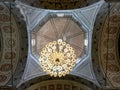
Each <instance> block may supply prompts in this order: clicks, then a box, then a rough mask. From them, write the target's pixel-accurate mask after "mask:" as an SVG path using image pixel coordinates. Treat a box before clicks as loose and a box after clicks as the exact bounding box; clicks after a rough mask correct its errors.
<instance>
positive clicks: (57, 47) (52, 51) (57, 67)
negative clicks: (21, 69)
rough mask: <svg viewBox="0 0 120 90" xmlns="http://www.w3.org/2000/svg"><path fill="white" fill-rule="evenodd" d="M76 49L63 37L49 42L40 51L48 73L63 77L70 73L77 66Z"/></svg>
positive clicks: (42, 63)
mask: <svg viewBox="0 0 120 90" xmlns="http://www.w3.org/2000/svg"><path fill="white" fill-rule="evenodd" d="M75 62H76V55H75V51H74V49H73V48H72V47H71V46H70V45H69V44H67V43H66V42H64V41H63V40H62V39H58V40H57V41H52V42H49V43H48V44H47V45H46V46H45V47H44V48H43V49H42V50H41V52H40V64H41V67H42V69H43V71H45V72H46V73H47V74H50V76H54V77H57V76H58V77H61V76H65V75H66V74H69V73H70V71H72V68H73V67H74V66H75Z"/></svg>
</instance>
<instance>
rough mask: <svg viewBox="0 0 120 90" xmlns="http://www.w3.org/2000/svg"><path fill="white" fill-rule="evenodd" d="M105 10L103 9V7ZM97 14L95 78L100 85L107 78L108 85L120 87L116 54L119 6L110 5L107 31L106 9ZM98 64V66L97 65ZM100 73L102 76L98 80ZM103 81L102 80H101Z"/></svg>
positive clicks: (119, 32)
mask: <svg viewBox="0 0 120 90" xmlns="http://www.w3.org/2000/svg"><path fill="white" fill-rule="evenodd" d="M104 9H105V7H104ZM103 11H104V13H101V11H100V13H99V15H98V17H97V19H96V24H95V28H94V33H93V49H92V52H93V54H92V56H93V65H94V71H95V72H96V76H97V77H98V79H99V81H100V82H101V83H104V80H106V79H105V78H106V77H107V80H106V81H108V82H107V83H106V82H105V83H104V85H106V84H109V85H110V86H113V87H120V63H119V62H120V61H119V60H120V58H119V53H118V50H119V49H118V47H119V46H118V43H119V40H118V39H119V37H120V12H119V11H120V4H119V3H118V4H115V3H114V4H112V5H111V10H110V17H109V18H110V19H109V31H108V18H107V16H108V14H107V13H106V12H107V7H106V10H103ZM98 63H99V64H98ZM101 72H102V73H103V74H104V76H103V78H100V77H101V76H102V75H101ZM102 79H103V80H102ZM102 81H103V82H102Z"/></svg>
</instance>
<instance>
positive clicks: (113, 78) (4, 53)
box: [0, 0, 120, 87]
mask: <svg viewBox="0 0 120 90" xmlns="http://www.w3.org/2000/svg"><path fill="white" fill-rule="evenodd" d="M6 1H8V0H6ZM18 1H21V2H23V3H25V4H27V5H31V6H33V7H37V8H44V9H57V10H61V9H63V10H66V9H75V8H82V7H85V6H88V5H91V4H93V3H95V2H97V1H100V0H73V1H72V0H67V1H65V0H62V1H61V0H18ZM108 1H110V0H108ZM9 8H10V7H9V3H8V4H3V3H0V16H1V17H0V85H5V84H8V85H9V84H11V81H10V79H11V69H12V68H11V67H13V68H14V69H13V72H14V82H15V83H17V84H18V83H19V80H20V79H21V76H22V74H23V71H24V67H25V63H26V58H27V47H28V45H27V29H26V25H25V22H24V20H23V16H22V15H21V13H20V11H19V10H18V9H17V8H16V5H15V3H14V2H12V23H13V24H12V28H13V29H12V35H13V36H12V38H13V41H10V38H11V37H10V36H11V31H10V29H9V27H10V26H9V23H10V21H9V20H10V16H9V14H10V9H9ZM107 10H108V7H107V3H105V4H104V5H103V6H102V7H101V9H100V11H99V13H98V16H97V18H96V21H95V25H94V29H93V37H92V40H93V41H92V62H93V68H94V72H95V75H96V77H97V80H98V82H99V83H100V84H101V85H102V86H105V85H106V84H107V85H108V86H109V87H120V61H119V60H120V57H119V55H120V54H119V51H118V47H119V44H118V43H119V42H120V40H119V38H120V4H119V3H113V2H112V4H111V9H110V21H109V24H110V28H109V30H110V31H109V32H108V27H107V26H108V18H107V16H108V14H107ZM23 33H24V34H23ZM108 37H109V38H108ZM11 46H12V47H13V48H12V51H13V52H11V48H10V47H11ZM11 58H13V60H14V65H13V66H12V65H11ZM106 62H107V64H106ZM45 77H46V78H48V79H49V78H50V77H49V76H45ZM68 77H69V78H71V80H72V78H76V77H74V76H68ZM106 77H107V78H106ZM42 78H43V77H42ZM40 80H41V78H40ZM42 80H45V79H44V78H43V79H42ZM33 81H34V80H33ZM83 81H85V80H83ZM106 81H107V83H106ZM30 82H31V83H32V81H30ZM80 82H81V81H80ZM86 82H87V81H85V82H84V83H86ZM28 83H29V82H28ZM25 85H26V86H27V85H29V86H30V83H29V84H25ZM26 86H23V87H26ZM89 86H90V85H89Z"/></svg>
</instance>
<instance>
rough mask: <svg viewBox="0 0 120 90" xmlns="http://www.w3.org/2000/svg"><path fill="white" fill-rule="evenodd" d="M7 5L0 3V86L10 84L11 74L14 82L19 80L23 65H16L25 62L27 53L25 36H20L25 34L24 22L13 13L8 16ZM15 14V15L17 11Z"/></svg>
mask: <svg viewBox="0 0 120 90" xmlns="http://www.w3.org/2000/svg"><path fill="white" fill-rule="evenodd" d="M8 5H9V4H8ZM8 5H5V4H4V3H2V2H1V3H0V86H3V85H5V84H7V83H8V84H11V81H10V82H9V80H10V79H11V76H12V75H13V74H16V77H15V76H14V78H13V79H14V81H16V80H18V79H20V77H21V74H22V70H23V69H24V66H25V64H24V63H22V67H18V65H19V66H20V65H21V62H25V59H26V53H27V48H26V47H27V42H26V39H27V36H26V34H22V33H26V32H25V31H26V29H25V26H23V25H24V22H22V21H20V18H21V16H20V15H19V16H16V15H15V13H12V14H11V16H10V10H9V6H8ZM12 11H13V10H12ZM13 12H14V11H13ZM15 12H16V13H17V11H15ZM10 17H11V19H10ZM18 17H19V19H18ZM21 22H22V24H21ZM10 23H11V24H10ZM21 27H22V29H21ZM10 28H11V29H10ZM23 38H24V39H23ZM23 41H24V45H23ZM25 44H26V45H25ZM25 48H26V49H25ZM23 60H24V61H23ZM11 62H12V63H11ZM17 69H18V70H19V71H18V70H17ZM15 71H16V72H15ZM20 73H21V74H20ZM18 81H19V80H18Z"/></svg>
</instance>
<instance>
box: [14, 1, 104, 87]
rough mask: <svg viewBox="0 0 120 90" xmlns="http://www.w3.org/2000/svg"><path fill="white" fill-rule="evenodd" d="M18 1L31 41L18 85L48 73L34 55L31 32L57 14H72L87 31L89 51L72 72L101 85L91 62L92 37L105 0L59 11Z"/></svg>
mask: <svg viewBox="0 0 120 90" xmlns="http://www.w3.org/2000/svg"><path fill="white" fill-rule="evenodd" d="M16 3H17V6H18V8H20V10H21V13H22V14H23V15H24V19H25V21H26V24H27V31H28V42H29V46H28V58H27V65H26V68H25V71H24V75H23V77H22V79H21V82H20V84H19V85H18V86H20V85H21V84H22V83H24V82H26V81H28V80H30V79H32V78H35V77H38V76H42V75H46V73H45V72H43V71H42V69H41V67H40V64H39V60H38V59H37V57H34V56H33V54H32V44H31V43H32V42H31V41H32V38H31V32H33V31H34V30H35V29H36V28H37V27H38V26H39V27H42V23H44V22H45V21H46V20H49V17H50V16H56V17H64V16H71V17H72V18H73V19H75V21H76V22H77V23H78V24H80V25H81V27H82V28H83V29H82V30H84V31H85V32H86V33H87V34H86V38H85V41H84V42H85V45H86V50H87V52H86V54H85V55H84V56H83V57H82V58H81V57H79V58H78V60H77V62H76V66H75V67H74V69H73V71H72V72H71V73H70V74H72V75H76V76H79V77H82V78H85V79H87V80H89V81H91V82H93V83H95V84H96V85H98V86H99V84H98V82H97V80H96V77H95V75H94V72H93V68H92V63H91V38H92V30H93V25H94V21H95V18H96V15H97V12H98V11H99V9H100V7H101V5H102V4H103V3H104V1H103V0H101V1H100V2H98V3H95V4H93V5H91V6H88V7H85V8H80V9H74V10H58V11H57V10H45V9H40V8H34V7H31V6H28V5H25V4H23V3H21V2H19V1H16ZM88 14H89V16H88ZM41 43H42V42H41Z"/></svg>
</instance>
